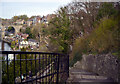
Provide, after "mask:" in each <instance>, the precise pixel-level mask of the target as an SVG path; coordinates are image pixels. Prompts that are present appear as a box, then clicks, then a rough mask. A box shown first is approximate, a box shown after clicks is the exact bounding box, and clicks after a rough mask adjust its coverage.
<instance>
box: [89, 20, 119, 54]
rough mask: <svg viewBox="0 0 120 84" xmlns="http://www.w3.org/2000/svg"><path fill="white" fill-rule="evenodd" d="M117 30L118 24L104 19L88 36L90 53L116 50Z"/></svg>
mask: <svg viewBox="0 0 120 84" xmlns="http://www.w3.org/2000/svg"><path fill="white" fill-rule="evenodd" d="M117 30H118V24H117V21H116V20H115V19H107V18H104V19H103V20H102V21H101V22H100V24H99V26H98V28H96V29H95V30H94V31H93V32H92V33H91V35H90V36H89V41H90V44H89V46H90V48H91V50H92V52H99V53H105V52H110V51H114V50H116V49H117V48H118V41H117V40H116V39H117V36H116V33H117Z"/></svg>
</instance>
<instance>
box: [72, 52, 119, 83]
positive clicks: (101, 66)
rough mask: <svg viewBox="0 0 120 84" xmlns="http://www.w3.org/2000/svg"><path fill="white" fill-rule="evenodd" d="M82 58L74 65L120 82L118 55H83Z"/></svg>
mask: <svg viewBox="0 0 120 84" xmlns="http://www.w3.org/2000/svg"><path fill="white" fill-rule="evenodd" d="M82 57H83V58H82V60H81V61H80V62H77V63H76V64H74V67H77V68H80V69H82V70H87V71H90V72H94V73H97V74H99V75H101V76H106V77H109V78H112V79H114V80H115V81H116V82H120V60H119V59H118V58H117V56H114V55H112V54H111V53H108V54H101V55H92V54H89V55H83V56H82Z"/></svg>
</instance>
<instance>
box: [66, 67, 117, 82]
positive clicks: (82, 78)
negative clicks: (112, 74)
mask: <svg viewBox="0 0 120 84" xmlns="http://www.w3.org/2000/svg"><path fill="white" fill-rule="evenodd" d="M72 82H73V83H74V82H76V83H79V84H85V82H87V83H88V82H91V83H92V84H106V83H107V82H108V83H107V84H115V83H113V80H112V79H110V78H108V77H104V76H99V75H98V74H95V73H93V72H87V71H84V70H80V69H77V68H72V69H70V71H69V78H68V80H67V83H72Z"/></svg>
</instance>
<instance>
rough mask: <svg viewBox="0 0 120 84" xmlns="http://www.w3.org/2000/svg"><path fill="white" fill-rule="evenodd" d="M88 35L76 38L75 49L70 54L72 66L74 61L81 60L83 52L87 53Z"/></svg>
mask: <svg viewBox="0 0 120 84" xmlns="http://www.w3.org/2000/svg"><path fill="white" fill-rule="evenodd" d="M88 43H89V41H88V39H87V37H81V38H78V39H76V41H75V43H74V45H73V51H72V53H71V55H70V66H73V64H74V63H76V62H77V61H80V60H81V59H82V54H84V53H87V52H88V51H89V46H88Z"/></svg>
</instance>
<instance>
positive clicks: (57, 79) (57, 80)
mask: <svg viewBox="0 0 120 84" xmlns="http://www.w3.org/2000/svg"><path fill="white" fill-rule="evenodd" d="M59 57H60V56H59V55H57V61H58V62H57V78H56V83H57V84H58V82H59Z"/></svg>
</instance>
